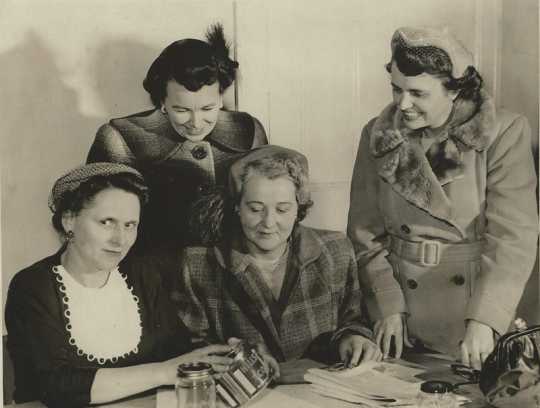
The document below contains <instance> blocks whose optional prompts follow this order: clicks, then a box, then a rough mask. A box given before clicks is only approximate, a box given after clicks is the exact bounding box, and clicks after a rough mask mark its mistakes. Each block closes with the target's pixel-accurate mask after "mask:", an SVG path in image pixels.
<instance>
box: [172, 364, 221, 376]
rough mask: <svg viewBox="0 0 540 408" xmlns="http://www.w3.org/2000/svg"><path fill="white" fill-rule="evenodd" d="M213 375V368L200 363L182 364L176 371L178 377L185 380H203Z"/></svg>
mask: <svg viewBox="0 0 540 408" xmlns="http://www.w3.org/2000/svg"><path fill="white" fill-rule="evenodd" d="M212 373H213V371H212V366H211V365H210V364H208V363H203V362H200V361H197V362H194V363H186V364H180V365H179V366H178V368H177V370H176V375H177V376H178V377H184V378H186V377H187V378H203V377H208V376H210V375H212Z"/></svg>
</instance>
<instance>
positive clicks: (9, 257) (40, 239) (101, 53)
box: [0, 0, 233, 315]
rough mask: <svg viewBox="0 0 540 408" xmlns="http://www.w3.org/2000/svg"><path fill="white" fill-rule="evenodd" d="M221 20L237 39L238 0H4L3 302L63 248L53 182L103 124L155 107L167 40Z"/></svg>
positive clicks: (0, 54) (80, 157) (0, 9)
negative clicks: (22, 278)
mask: <svg viewBox="0 0 540 408" xmlns="http://www.w3.org/2000/svg"><path fill="white" fill-rule="evenodd" d="M215 21H221V22H223V24H224V26H225V28H226V32H227V34H228V36H229V38H232V30H233V7H232V1H228V0H225V1H223V0H214V1H210V0H196V1H195V0H191V1H183V0H160V1H147V0H114V1H110V0H91V1H87V0H47V1H41V0H2V2H1V3H0V66H1V69H0V72H1V74H0V95H2V118H3V120H2V121H1V122H0V135H1V136H0V141H1V142H0V149H1V150H0V158H1V160H0V163H1V166H2V167H1V169H2V171H1V174H2V217H1V223H2V287H3V288H2V298H3V300H4V302H5V295H6V292H7V285H8V283H9V281H10V279H11V277H12V276H13V275H14V274H15V273H16V272H17V271H18V270H20V269H21V268H23V267H25V266H28V265H30V264H31V263H32V262H34V261H37V260H38V259H40V258H42V257H44V256H47V255H49V254H51V253H53V251H56V249H57V248H58V240H57V236H56V234H55V233H54V232H53V229H52V227H51V224H50V212H49V209H48V208H47V197H48V194H49V191H50V188H51V186H52V183H53V182H54V180H56V178H58V177H59V176H60V175H61V174H62V173H63V172H65V171H66V170H68V169H70V168H72V167H74V166H76V165H79V164H81V163H82V162H84V160H85V158H86V154H87V152H88V149H89V147H90V144H91V142H92V140H93V137H94V134H95V131H96V130H97V128H98V127H99V125H101V124H102V123H105V122H106V121H107V120H108V119H110V118H111V117H115V116H123V115H127V114H130V113H134V112H138V111H141V110H146V109H149V108H150V107H151V106H152V105H151V103H150V100H149V98H148V96H147V94H146V92H145V91H144V89H143V88H142V80H143V78H144V76H145V74H146V70H147V69H148V67H149V65H150V63H151V62H152V61H153V60H154V59H155V58H156V57H157V55H158V54H159V53H160V52H161V50H162V49H163V48H164V47H165V46H167V45H168V44H170V43H171V42H172V41H175V40H177V39H180V38H184V37H195V38H202V36H203V35H204V31H205V30H206V28H207V27H208V25H209V24H210V23H213V22H215ZM2 315H3V313H2Z"/></svg>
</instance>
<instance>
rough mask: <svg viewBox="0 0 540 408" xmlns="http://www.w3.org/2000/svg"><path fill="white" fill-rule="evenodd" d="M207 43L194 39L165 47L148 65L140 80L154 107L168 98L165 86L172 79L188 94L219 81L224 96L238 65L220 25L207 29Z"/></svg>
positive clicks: (158, 106) (159, 105)
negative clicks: (230, 53) (230, 54)
mask: <svg viewBox="0 0 540 408" xmlns="http://www.w3.org/2000/svg"><path fill="white" fill-rule="evenodd" d="M206 40H207V41H206V42H205V41H201V40H196V39H193V38H186V39H183V40H178V41H175V42H173V43H172V44H170V45H169V46H167V47H166V48H165V49H164V50H163V51H162V52H161V54H160V55H159V56H158V57H157V58H156V60H155V61H154V62H153V63H152V65H151V66H150V69H149V70H148V73H147V74H146V78H145V79H144V81H143V87H144V89H145V90H146V91H147V92H148V93H149V94H150V99H151V100H152V103H153V104H154V106H155V107H156V108H158V109H159V108H160V107H161V104H162V103H163V101H164V99H165V98H166V96H167V83H168V82H169V81H170V80H175V81H176V82H178V83H179V84H180V85H182V86H184V87H186V88H187V89H188V90H190V91H191V92H196V91H198V90H199V89H201V88H202V87H203V86H205V85H212V84H214V83H215V82H216V81H217V82H219V92H220V93H223V92H225V90H226V89H227V88H228V87H229V86H230V85H231V84H232V83H233V81H234V80H235V78H236V70H237V68H238V62H236V61H233V60H231V59H230V58H229V48H230V47H229V45H228V44H227V41H226V40H225V35H224V34H223V27H222V25H221V24H214V25H212V26H210V28H209V29H208V31H207V32H206Z"/></svg>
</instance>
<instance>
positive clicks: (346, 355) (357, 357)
mask: <svg viewBox="0 0 540 408" xmlns="http://www.w3.org/2000/svg"><path fill="white" fill-rule="evenodd" d="M338 350H339V356H340V358H341V361H343V363H345V364H346V365H347V367H349V368H351V367H356V366H357V365H358V364H360V363H365V362H366V361H371V360H375V361H381V359H382V353H381V349H380V348H379V347H378V346H377V345H376V344H375V343H373V342H372V341H371V340H370V339H368V338H366V337H364V336H360V335H359V334H346V335H345V336H343V337H342V338H341V340H340V341H339V347H338Z"/></svg>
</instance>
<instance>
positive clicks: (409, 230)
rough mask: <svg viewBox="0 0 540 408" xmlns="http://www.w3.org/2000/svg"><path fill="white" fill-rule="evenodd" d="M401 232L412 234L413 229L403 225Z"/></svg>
mask: <svg viewBox="0 0 540 408" xmlns="http://www.w3.org/2000/svg"><path fill="white" fill-rule="evenodd" d="M401 231H402V232H403V233H405V234H410V233H411V229H410V228H409V226H408V225H405V224H403V225H402V226H401Z"/></svg>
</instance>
